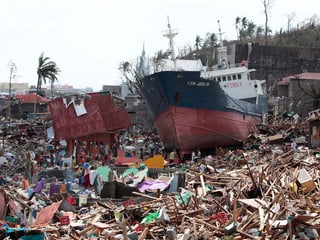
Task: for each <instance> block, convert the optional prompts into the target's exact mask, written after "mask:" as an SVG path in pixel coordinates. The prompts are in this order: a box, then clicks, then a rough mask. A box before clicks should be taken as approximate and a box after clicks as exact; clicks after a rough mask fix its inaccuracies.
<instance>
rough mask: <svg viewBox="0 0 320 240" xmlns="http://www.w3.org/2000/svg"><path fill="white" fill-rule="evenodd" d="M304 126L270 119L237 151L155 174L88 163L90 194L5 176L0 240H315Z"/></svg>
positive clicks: (311, 168)
mask: <svg viewBox="0 0 320 240" xmlns="http://www.w3.org/2000/svg"><path fill="white" fill-rule="evenodd" d="M308 121H310V119H300V120H297V119H296V118H280V119H273V120H272V121H270V123H269V124H268V125H261V126H257V128H256V129H255V132H254V133H253V134H252V135H251V136H249V137H248V139H247V141H246V142H245V143H244V146H243V147H238V148H237V147H235V148H218V149H216V151H215V153H214V154H208V155H204V154H203V155H204V156H202V157H201V158H200V159H197V161H195V162H191V161H185V162H182V163H179V165H178V164H177V165H176V167H171V166H170V167H165V168H163V169H161V170H157V169H153V168H151V167H149V166H148V165H146V164H144V163H140V164H136V165H135V166H127V167H121V168H116V167H115V166H102V165H99V164H98V165H97V163H93V162H91V163H89V165H88V166H86V167H85V168H86V169H90V171H93V172H94V171H95V173H94V174H95V175H94V176H95V181H94V182H91V183H90V185H88V186H84V185H83V184H81V181H80V180H79V179H78V178H77V177H76V175H72V179H68V181H66V180H63V181H60V180H58V179H54V178H53V179H49V178H47V179H45V178H41V179H37V181H36V182H35V183H30V182H28V180H27V179H26V178H25V176H24V173H23V172H20V173H19V171H16V172H14V173H13V174H11V175H10V174H9V175H4V174H3V173H4V172H3V171H2V176H1V190H0V191H1V192H0V224H1V228H0V238H1V239H125V240H128V239H130V240H135V239H137V240H142V239H170V240H174V239H177V240H187V239H319V234H320V232H319V231H320V205H319V202H320V179H319V171H320V165H319V161H320V160H319V158H320V154H319V152H320V151H319V149H318V148H313V149H311V148H309V147H308V140H307V138H306V136H308V131H309V130H310V129H309V124H308ZM161 157H162V156H161ZM161 157H160V158H161ZM91 166H94V167H93V168H91ZM98 169H99V171H98ZM64 170H65V169H64ZM7 172H8V171H7ZM93 172H92V174H93ZM97 172H98V173H97ZM98 178H99V180H97V179H98Z"/></svg>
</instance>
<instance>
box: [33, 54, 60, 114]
mask: <svg viewBox="0 0 320 240" xmlns="http://www.w3.org/2000/svg"><path fill="white" fill-rule="evenodd" d="M59 73H60V69H59V68H58V66H57V64H56V63H55V62H53V61H51V60H50V58H49V57H44V53H41V55H40V57H39V65H38V69H37V74H38V82H37V90H36V94H37V96H38V94H39V91H40V90H41V86H42V83H44V84H46V83H47V80H49V82H50V86H51V96H52V97H53V84H54V83H55V82H57V81H58V78H57V75H59ZM37 96H36V99H37ZM34 112H35V113H36V112H37V100H36V102H35V106H34Z"/></svg>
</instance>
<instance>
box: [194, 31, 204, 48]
mask: <svg viewBox="0 0 320 240" xmlns="http://www.w3.org/2000/svg"><path fill="white" fill-rule="evenodd" d="M202 43H203V39H202V38H201V37H200V36H199V35H197V36H196V42H195V44H194V46H195V47H196V50H197V51H198V50H199V49H200V48H201V47H202Z"/></svg>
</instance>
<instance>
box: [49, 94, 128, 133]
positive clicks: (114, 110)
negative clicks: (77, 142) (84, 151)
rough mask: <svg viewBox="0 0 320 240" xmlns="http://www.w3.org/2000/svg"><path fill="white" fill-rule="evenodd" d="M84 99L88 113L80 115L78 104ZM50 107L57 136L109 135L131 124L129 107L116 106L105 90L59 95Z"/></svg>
mask: <svg viewBox="0 0 320 240" xmlns="http://www.w3.org/2000/svg"><path fill="white" fill-rule="evenodd" d="M72 99H73V101H72ZM81 101H82V102H83V106H84V108H85V110H86V112H87V113H86V114H83V115H81V116H77V112H76V110H75V105H76V104H79V102H81ZM66 102H68V103H70V104H69V105H68V106H67V105H66ZM49 108H50V112H51V117H52V123H53V129H54V134H55V138H56V139H74V138H80V137H85V136H92V135H95V134H96V135H101V134H104V133H106V134H107V133H110V132H114V131H117V130H122V129H126V128H127V127H129V126H130V119H129V115H128V113H127V110H126V109H125V108H119V107H117V106H115V104H114V102H113V99H112V96H111V95H110V94H106V93H91V94H88V95H86V96H85V97H84V98H80V96H73V97H68V98H62V97H60V98H57V99H55V100H52V101H50V102H49Z"/></svg>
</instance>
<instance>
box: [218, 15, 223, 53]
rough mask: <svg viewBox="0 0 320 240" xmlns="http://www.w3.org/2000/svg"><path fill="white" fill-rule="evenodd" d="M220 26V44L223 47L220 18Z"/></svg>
mask: <svg viewBox="0 0 320 240" xmlns="http://www.w3.org/2000/svg"><path fill="white" fill-rule="evenodd" d="M218 26H219V38H220V44H221V47H223V41H222V32H221V27H220V20H218Z"/></svg>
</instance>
